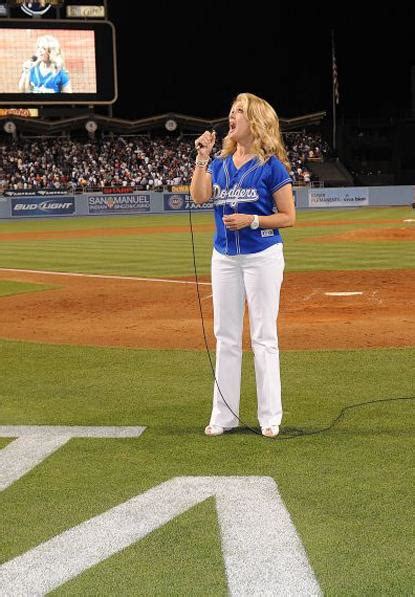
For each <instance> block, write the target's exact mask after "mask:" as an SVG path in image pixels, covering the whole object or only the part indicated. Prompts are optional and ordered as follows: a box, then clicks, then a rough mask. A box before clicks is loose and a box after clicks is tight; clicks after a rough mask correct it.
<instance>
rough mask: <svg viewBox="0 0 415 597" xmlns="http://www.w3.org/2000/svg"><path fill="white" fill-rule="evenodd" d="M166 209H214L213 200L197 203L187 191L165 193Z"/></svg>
mask: <svg viewBox="0 0 415 597" xmlns="http://www.w3.org/2000/svg"><path fill="white" fill-rule="evenodd" d="M163 199H164V210H165V211H183V210H188V209H212V208H213V201H208V202H207V203H202V204H201V205H198V204H197V203H195V202H194V201H193V200H192V198H191V196H190V195H187V194H185V193H164V195H163Z"/></svg>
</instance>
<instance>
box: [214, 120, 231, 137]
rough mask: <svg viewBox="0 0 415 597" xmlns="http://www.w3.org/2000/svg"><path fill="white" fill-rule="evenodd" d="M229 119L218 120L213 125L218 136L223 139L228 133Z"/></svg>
mask: <svg viewBox="0 0 415 597" xmlns="http://www.w3.org/2000/svg"><path fill="white" fill-rule="evenodd" d="M228 128H229V125H228V121H227V120H226V121H221V122H217V123H216V124H215V125H213V127H212V130H213V131H215V133H216V137H217V138H219V139H222V138H223V137H226V135H227V134H228Z"/></svg>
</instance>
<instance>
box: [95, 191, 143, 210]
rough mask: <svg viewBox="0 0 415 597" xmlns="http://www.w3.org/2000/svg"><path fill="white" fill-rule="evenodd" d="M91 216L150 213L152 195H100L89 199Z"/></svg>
mask: <svg viewBox="0 0 415 597" xmlns="http://www.w3.org/2000/svg"><path fill="white" fill-rule="evenodd" d="M88 211H89V213H90V214H122V213H130V214H135V213H143V212H147V211H150V195H149V194H147V195H99V196H92V195H91V196H90V197H88Z"/></svg>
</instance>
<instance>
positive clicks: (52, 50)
mask: <svg viewBox="0 0 415 597" xmlns="http://www.w3.org/2000/svg"><path fill="white" fill-rule="evenodd" d="M36 45H37V47H39V46H42V47H43V48H45V50H46V51H47V53H48V58H49V61H50V62H51V64H52V65H53V66H54V67H55V68H56V70H60V69H61V68H64V65H65V59H64V56H63V52H62V50H61V46H60V43H59V41H58V40H57V39H56V37H54V36H53V35H42V36H41V37H39V38H38V40H37V44H36Z"/></svg>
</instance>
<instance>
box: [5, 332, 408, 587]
mask: <svg viewBox="0 0 415 597" xmlns="http://www.w3.org/2000/svg"><path fill="white" fill-rule="evenodd" d="M0 348H1V352H0V358H1V361H2V365H3V366H2V374H1V375H2V377H1V385H0V388H1V389H0V391H1V394H0V402H1V404H2V423H3V424H54V425H57V424H62V425H146V426H147V427H148V429H147V431H146V432H145V433H144V434H143V436H142V437H141V438H139V439H123V440H120V439H118V440H115V439H114V440H111V439H108V440H107V439H73V440H71V441H70V442H69V443H68V444H66V445H65V446H64V447H63V448H61V449H60V450H59V451H57V452H56V453H55V454H53V455H52V456H51V457H49V458H48V459H47V460H46V461H45V462H44V463H42V464H41V465H40V466H38V467H37V468H36V469H34V470H33V471H32V472H30V473H29V474H27V475H26V476H25V477H23V478H22V479H21V480H19V481H17V482H16V483H15V484H14V485H12V486H11V487H10V488H8V489H7V490H6V491H4V492H3V493H2V495H1V499H0V512H1V514H0V517H1V519H2V521H3V533H2V540H1V556H0V557H1V560H2V561H4V560H7V559H9V558H11V557H13V556H14V555H17V554H19V553H22V552H24V551H25V550H27V549H29V548H30V547H33V546H35V545H37V544H38V543H40V542H41V541H44V540H47V539H48V538H50V537H52V536H54V535H56V534H58V533H60V532H62V531H64V530H66V529H67V528H69V527H72V526H74V525H76V524H78V523H80V522H82V521H84V520H86V519H88V518H90V517H92V516H94V515H96V514H98V513H100V512H103V511H106V510H107V509H109V508H110V507H112V506H114V505H116V504H118V503H121V502H123V501H125V500H127V499H129V498H130V497H132V496H134V495H136V494H138V493H140V492H143V491H145V490H147V489H149V488H151V487H153V486H154V485H157V484H159V483H161V482H163V481H165V480H167V479H170V478H172V477H175V476H182V475H267V476H271V477H273V478H274V479H275V480H276V482H277V483H278V486H279V488H280V490H281V493H282V497H283V500H284V502H285V504H286V506H287V508H288V510H289V512H290V513H291V516H292V518H293V521H294V523H295V525H296V528H297V530H298V532H299V533H300V535H301V537H302V540H303V542H304V544H305V547H306V549H307V552H308V556H309V559H310V562H311V565H312V567H313V568H314V570H315V572H316V574H317V576H318V579H319V582H320V584H321V586H322V588H323V590H324V591H325V594H327V595H336V596H337V595H392V594H393V595H409V594H411V590H412V588H413V586H414V582H415V575H414V568H413V553H412V552H411V544H410V542H408V539H409V538H408V532H409V529H410V528H412V524H413V519H414V516H415V504H414V502H413V499H412V498H413V476H411V475H410V474H409V471H410V470H411V467H412V466H413V463H412V460H413V456H412V454H413V449H414V443H415V442H414V432H415V423H414V417H413V411H414V403H413V402H412V401H409V400H397V401H394V402H383V403H378V404H371V405H365V406H362V407H360V408H358V409H353V410H349V411H347V413H346V415H345V416H344V418H343V419H342V420H341V421H339V423H338V424H336V426H335V427H334V428H333V429H332V430H330V431H328V432H325V433H322V434H319V435H312V436H308V437H302V438H297V439H289V440H285V441H284V439H283V438H284V437H286V436H287V435H288V434H289V433H290V429H292V428H296V429H298V428H302V429H305V430H308V431H314V430H319V429H322V428H324V427H326V426H327V425H328V424H330V422H331V421H333V419H335V417H336V416H337V415H338V413H339V412H340V410H341V409H342V408H344V407H345V406H346V405H350V404H356V403H359V402H362V401H369V400H379V399H386V398H404V397H410V396H414V383H413V374H412V373H413V362H414V359H415V349H382V350H370V351H363V350H362V351H361V350H355V351H349V352H346V351H319V352H312V351H310V352H307V353H303V352H297V351H292V352H291V351H290V352H286V353H283V354H282V374H283V388H284V408H285V418H284V427H283V434H282V435H281V438H282V439H277V440H276V441H271V440H266V439H263V438H261V437H258V436H256V435H254V434H253V433H251V432H249V431H247V430H245V431H241V432H237V433H233V434H229V435H227V436H223V437H220V438H206V437H205V436H204V435H203V427H204V425H205V424H206V422H207V421H208V417H209V414H210V407H211V385H212V380H211V372H210V369H209V365H208V361H207V357H206V355H205V354H204V353H199V352H192V351H187V352H182V351H144V350H128V349H98V348H76V347H65V346H45V345H39V344H29V343H20V342H9V341H4V342H2V343H1V344H0ZM103 372H105V374H103ZM254 396H255V389H254V376H253V364H252V358H251V355H250V354H246V355H245V356H244V369H243V396H242V412H241V416H242V418H243V419H244V420H245V421H246V422H247V423H249V424H251V425H256V421H255V398H254ZM215 520H216V519H215V512H214V508H213V504H212V503H211V502H206V503H204V504H201V505H199V506H197V507H196V508H194V509H192V510H191V511H189V512H188V513H187V514H186V515H184V516H182V517H180V519H177V520H174V521H172V522H171V523H169V524H168V525H166V526H165V527H163V528H161V529H159V530H157V531H155V532H154V533H152V534H151V535H150V536H148V537H147V538H146V539H145V540H143V541H142V542H139V543H137V544H136V545H133V546H131V547H129V548H128V549H126V550H124V551H123V552H122V553H120V554H118V555H116V556H114V557H113V558H110V559H109V560H107V561H105V562H102V563H101V564H99V565H98V566H95V567H94V568H92V569H91V570H89V571H87V572H86V573H84V574H82V575H81V576H80V577H78V578H76V579H74V580H73V581H71V582H70V583H67V584H66V585H65V586H63V587H61V588H60V589H59V590H57V591H56V593H57V594H62V595H63V594H66V595H68V594H70V595H88V594H105V595H119V594H120V592H121V594H123V595H124V594H125V595H134V594H136V595H137V594H138V595H162V594H168V587H172V593H171V594H177V595H184V594H193V592H194V594H200V595H203V594H205V595H206V594H211V595H222V594H225V588H226V584H225V578H224V572H223V562H222V557H221V552H220V548H219V544H220V541H219V538H218V529H217V524H216V522H215ZM21 521H24V524H21ZM173 551H174V553H171V552H173ZM197 579H199V580H197ZM173 589H174V591H173Z"/></svg>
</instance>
